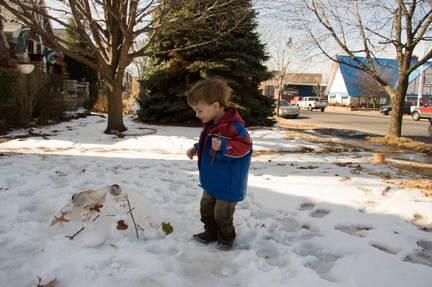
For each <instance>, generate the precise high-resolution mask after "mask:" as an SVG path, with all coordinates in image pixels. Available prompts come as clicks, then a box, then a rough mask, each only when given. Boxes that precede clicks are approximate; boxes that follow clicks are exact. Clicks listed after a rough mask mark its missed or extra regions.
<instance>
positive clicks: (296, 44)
mask: <svg viewBox="0 0 432 287" xmlns="http://www.w3.org/2000/svg"><path fill="white" fill-rule="evenodd" d="M265 28H267V29H265V30H263V32H262V37H263V38H264V41H266V42H267V44H266V46H267V51H268V54H269V56H270V57H269V61H268V65H269V66H270V67H271V69H272V70H275V75H274V78H275V80H277V83H278V84H277V86H276V88H277V94H278V98H277V104H276V106H277V108H276V115H277V116H279V102H280V99H281V97H282V92H283V90H284V88H285V87H286V86H287V85H288V84H289V83H290V82H292V80H293V79H294V78H295V77H296V76H297V74H299V73H303V72H305V71H306V69H307V68H308V66H309V63H310V58H308V57H307V51H308V49H304V46H305V42H304V39H305V37H301V35H296V33H295V32H294V31H292V30H290V29H288V28H284V26H283V23H280V24H279V25H277V28H270V29H269V26H267V27H265Z"/></svg>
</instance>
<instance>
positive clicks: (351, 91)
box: [326, 55, 432, 105]
mask: <svg viewBox="0 0 432 287" xmlns="http://www.w3.org/2000/svg"><path fill="white" fill-rule="evenodd" d="M357 58H358V59H359V60H360V61H361V62H363V63H367V62H366V61H367V60H366V58H364V57H357ZM337 60H338V61H343V62H345V63H347V64H348V65H347V64H342V63H338V62H335V63H334V64H333V67H332V71H331V73H330V77H329V81H328V83H327V90H326V94H327V97H328V102H329V103H339V104H345V105H362V104H366V103H367V99H368V95H367V94H366V93H367V92H365V90H366V89H365V88H362V84H361V81H359V78H361V77H362V76H363V75H364V74H365V73H364V72H362V71H359V70H358V69H355V68H353V67H351V66H349V65H354V66H357V63H356V62H355V61H354V60H353V59H351V57H349V56H343V55H338V56H337ZM416 60H417V59H415V60H413V61H412V62H413V63H415V62H416ZM430 65H432V62H427V63H426V64H425V65H424V66H425V67H427V68H425V70H426V72H425V73H423V75H424V76H425V75H427V81H425V82H424V88H423V97H424V98H428V97H429V96H430V95H431V88H432V70H431V69H430ZM375 66H376V67H377V68H378V69H379V71H380V74H381V75H382V76H383V77H385V78H386V80H387V82H388V83H389V84H390V85H391V86H392V88H393V89H396V87H397V83H398V75H399V67H398V61H397V60H396V59H375ZM419 71H420V68H418V69H416V70H415V71H414V72H413V73H411V76H410V79H409V86H408V91H407V97H406V101H417V91H418V88H419V79H420V72H419ZM424 79H426V77H425V78H424ZM371 81H372V82H370V84H371V85H372V84H375V85H376V82H373V81H374V80H373V79H371ZM416 86H417V87H416ZM389 102H390V98H389V96H388V95H387V93H385V92H383V93H382V95H381V96H380V102H379V104H381V105H384V104H388V103H389Z"/></svg>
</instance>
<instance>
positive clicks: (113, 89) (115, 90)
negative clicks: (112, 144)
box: [104, 73, 127, 134]
mask: <svg viewBox="0 0 432 287" xmlns="http://www.w3.org/2000/svg"><path fill="white" fill-rule="evenodd" d="M119 74H120V73H118V75H119ZM121 75H123V74H122V73H121ZM107 83H108V89H109V93H108V114H109V117H108V124H107V128H106V130H105V131H104V133H106V134H111V133H117V132H124V131H125V130H127V128H126V126H125V125H124V123H123V104H122V89H123V87H122V77H120V76H116V77H115V78H114V81H112V82H109V81H107Z"/></svg>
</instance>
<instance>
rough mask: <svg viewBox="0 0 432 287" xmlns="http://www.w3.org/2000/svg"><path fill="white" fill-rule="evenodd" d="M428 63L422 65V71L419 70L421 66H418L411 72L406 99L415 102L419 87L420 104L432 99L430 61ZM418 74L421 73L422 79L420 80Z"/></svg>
mask: <svg viewBox="0 0 432 287" xmlns="http://www.w3.org/2000/svg"><path fill="white" fill-rule="evenodd" d="M428 64H429V66H428V65H427V64H425V65H424V66H423V72H422V71H421V70H422V67H420V68H417V69H416V70H415V71H414V72H412V73H411V75H410V84H409V86H408V90H407V96H406V97H407V101H411V102H415V103H417V95H418V94H419V91H420V88H421V87H422V91H421V98H420V104H426V103H428V102H430V101H432V63H428ZM420 75H423V79H422V80H420V79H421V77H420Z"/></svg>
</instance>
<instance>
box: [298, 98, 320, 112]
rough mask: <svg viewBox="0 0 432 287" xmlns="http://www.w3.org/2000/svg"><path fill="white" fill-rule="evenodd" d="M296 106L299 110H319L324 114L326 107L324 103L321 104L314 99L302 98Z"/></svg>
mask: <svg viewBox="0 0 432 287" xmlns="http://www.w3.org/2000/svg"><path fill="white" fill-rule="evenodd" d="M296 105H297V107H299V109H307V110H308V111H312V110H321V112H324V110H325V108H326V107H327V103H326V102H321V101H320V100H319V99H318V98H315V97H304V98H302V99H301V100H300V101H298V102H297V103H296Z"/></svg>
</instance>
